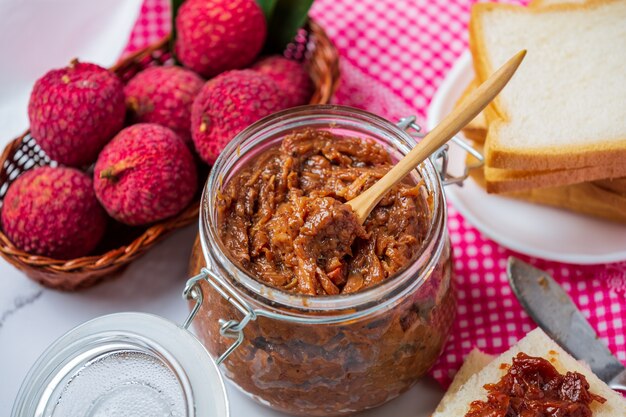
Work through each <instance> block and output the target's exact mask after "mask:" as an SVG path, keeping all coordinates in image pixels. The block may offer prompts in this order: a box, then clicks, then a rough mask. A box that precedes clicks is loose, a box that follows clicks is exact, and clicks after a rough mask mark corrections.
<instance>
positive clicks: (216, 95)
mask: <svg viewBox="0 0 626 417" xmlns="http://www.w3.org/2000/svg"><path fill="white" fill-rule="evenodd" d="M284 107H285V106H284V103H283V99H282V96H281V95H280V91H279V89H278V87H277V86H276V84H275V83H274V82H273V81H272V80H271V79H270V78H269V77H267V76H265V75H263V74H260V73H258V72H255V71H252V70H235V71H229V72H225V73H224V74H221V75H219V76H217V77H215V78H213V79H212V80H210V81H208V82H207V83H206V84H205V85H204V87H202V90H200V93H199V94H198V96H197V97H196V99H195V100H194V102H193V106H192V108H191V135H192V138H193V143H194V145H195V146H196V150H197V151H198V154H200V156H201V157H202V159H204V160H205V161H206V162H207V163H209V164H212V163H214V162H215V160H216V159H217V156H218V155H219V153H220V152H221V151H222V149H224V146H226V144H227V143H228V142H230V140H231V139H232V138H234V137H235V135H236V134H237V133H239V132H241V131H242V130H243V129H244V128H246V127H247V126H248V125H250V124H252V123H254V122H256V121H257V120H259V119H261V118H263V117H265V116H267V115H269V114H271V113H274V112H276V111H278V110H281V109H283V108H284Z"/></svg>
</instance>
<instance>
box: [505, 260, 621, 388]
mask: <svg viewBox="0 0 626 417" xmlns="http://www.w3.org/2000/svg"><path fill="white" fill-rule="evenodd" d="M507 275H508V278H509V283H510V284H511V288H512V289H513V292H514V293H515V295H516V296H517V299H518V300H519V302H520V303H521V305H522V307H523V308H524V310H526V313H528V315H529V316H530V317H531V318H532V319H533V320H534V321H535V322H536V323H537V325H538V326H539V327H541V328H542V329H543V331H544V332H546V334H547V335H548V336H550V337H551V338H552V339H553V340H554V341H555V342H557V343H558V344H559V345H560V346H561V347H562V348H563V349H564V350H566V351H567V352H569V353H570V354H571V355H572V356H573V357H575V358H576V359H578V360H582V361H584V362H586V363H587V364H588V365H589V367H590V368H591V370H592V371H593V373H595V374H596V375H597V376H598V378H600V379H601V380H602V381H604V382H606V383H608V384H609V386H611V388H613V389H619V390H625V389H626V369H625V367H624V365H622V364H621V363H620V361H619V360H618V359H617V358H616V357H615V356H613V354H612V353H611V351H610V350H609V349H608V348H607V347H606V346H605V345H604V343H602V341H601V340H600V339H599V338H598V335H597V334H596V332H595V330H594V329H593V327H591V325H590V324H589V322H588V321H587V319H585V317H584V316H583V315H582V313H581V312H580V310H578V308H577V307H576V305H575V304H574V302H573V301H572V299H571V298H570V297H569V296H568V295H567V293H566V292H565V291H564V290H563V288H561V286H560V285H559V284H558V283H557V282H556V281H555V280H554V279H553V278H552V277H551V276H550V275H549V274H548V273H546V272H544V271H542V270H540V269H537V268H535V267H533V266H531V265H529V264H527V263H525V262H523V261H521V260H519V259H517V258H514V257H509V262H508V266H507Z"/></svg>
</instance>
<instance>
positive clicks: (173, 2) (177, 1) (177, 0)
mask: <svg viewBox="0 0 626 417" xmlns="http://www.w3.org/2000/svg"><path fill="white" fill-rule="evenodd" d="M184 2H185V0H170V6H171V8H170V10H171V11H172V13H171V16H172V29H171V34H170V51H172V56H174V59H176V56H175V55H174V43H175V42H176V16H178V9H179V8H180V6H182V4H183V3H184Z"/></svg>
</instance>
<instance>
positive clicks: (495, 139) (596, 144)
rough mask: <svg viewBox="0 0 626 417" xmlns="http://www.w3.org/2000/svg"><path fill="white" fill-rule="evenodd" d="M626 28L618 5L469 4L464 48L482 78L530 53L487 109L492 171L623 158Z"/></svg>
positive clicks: (612, 0) (615, 1)
mask: <svg viewBox="0 0 626 417" xmlns="http://www.w3.org/2000/svg"><path fill="white" fill-rule="evenodd" d="M624 21H626V2H624V1H623V0H597V1H589V2H588V3H585V4H582V5H571V4H563V5H551V6H549V7H530V8H526V7H519V6H512V5H505V4H491V3H481V4H477V5H475V6H474V7H473V9H472V18H471V21H470V48H471V50H472V55H473V58H474V67H475V71H476V74H477V78H478V79H479V80H484V79H486V78H487V76H488V75H489V74H491V73H492V72H493V69H494V68H497V67H499V66H500V65H501V64H502V63H504V62H505V61H506V59H508V58H509V57H510V56H512V55H513V54H515V53H516V52H517V51H519V50H520V49H527V50H528V55H527V56H526V59H525V60H524V63H523V64H522V65H521V66H520V68H519V70H518V71H517V73H516V74H515V76H514V77H513V79H512V80H511V82H510V83H509V84H508V85H507V87H506V88H505V89H504V90H503V91H502V92H501V93H500V95H499V96H498V97H497V98H496V100H495V101H494V102H493V103H492V105H490V106H489V107H488V108H487V111H486V117H487V121H488V122H489V131H488V137H487V142H486V143H487V147H486V158H487V164H488V165H489V166H491V167H496V168H507V169H516V170H555V169H565V168H579V167H588V166H608V165H616V164H617V163H619V162H624V161H626V105H624V103H626V72H625V71H624V70H623V67H624V62H626V48H623V47H620V46H619V45H621V43H620V40H622V39H626V24H624ZM606 177H607V178H608V177H610V175H606Z"/></svg>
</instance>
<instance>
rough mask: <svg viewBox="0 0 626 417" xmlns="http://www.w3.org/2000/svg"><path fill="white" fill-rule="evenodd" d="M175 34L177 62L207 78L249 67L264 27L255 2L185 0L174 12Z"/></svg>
mask: <svg viewBox="0 0 626 417" xmlns="http://www.w3.org/2000/svg"><path fill="white" fill-rule="evenodd" d="M176 31H177V37H176V45H175V52H176V56H177V58H178V60H179V61H180V62H181V63H182V64H183V65H184V66H185V67H187V68H189V69H191V70H193V71H195V72H197V73H198V74H200V75H202V76H204V77H206V78H210V77H213V76H215V75H217V74H219V73H222V72H224V71H227V70H231V69H237V68H243V67H247V66H248V65H250V64H251V63H252V61H254V58H256V56H257V55H258V54H259V52H260V51H261V48H263V44H264V43H265V37H266V35H267V25H266V23H265V16H264V15H263V11H262V10H261V8H260V7H259V5H258V4H257V3H256V1H255V0H187V1H186V2H185V3H183V5H182V6H181V7H180V9H178V15H177V16H176Z"/></svg>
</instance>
